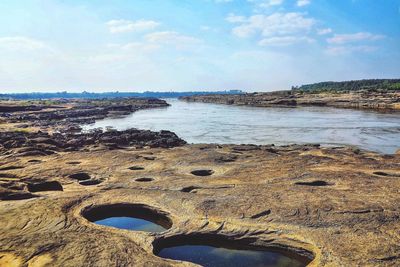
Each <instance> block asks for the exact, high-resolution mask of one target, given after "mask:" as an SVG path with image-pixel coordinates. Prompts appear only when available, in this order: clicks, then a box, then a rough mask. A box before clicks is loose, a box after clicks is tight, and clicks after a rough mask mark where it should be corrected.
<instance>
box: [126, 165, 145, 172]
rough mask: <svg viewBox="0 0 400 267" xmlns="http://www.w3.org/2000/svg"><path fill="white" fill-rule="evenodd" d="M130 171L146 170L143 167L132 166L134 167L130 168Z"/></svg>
mask: <svg viewBox="0 0 400 267" xmlns="http://www.w3.org/2000/svg"><path fill="white" fill-rule="evenodd" d="M128 169H130V170H131V171H142V170H144V167H142V166H132V167H129V168H128Z"/></svg>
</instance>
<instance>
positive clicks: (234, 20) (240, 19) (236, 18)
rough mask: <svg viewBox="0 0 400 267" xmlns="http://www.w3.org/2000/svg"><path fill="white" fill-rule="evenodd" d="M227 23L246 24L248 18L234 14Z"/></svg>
mask: <svg viewBox="0 0 400 267" xmlns="http://www.w3.org/2000/svg"><path fill="white" fill-rule="evenodd" d="M225 20H226V21H228V22H230V23H240V22H245V21H246V17H244V16H237V15H235V14H233V13H230V14H229V15H228V16H227V17H226V18H225Z"/></svg>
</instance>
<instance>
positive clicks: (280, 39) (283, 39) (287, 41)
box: [258, 36, 315, 46]
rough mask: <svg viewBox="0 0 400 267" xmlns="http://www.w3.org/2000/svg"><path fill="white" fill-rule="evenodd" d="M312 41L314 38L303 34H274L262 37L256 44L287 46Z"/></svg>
mask: <svg viewBox="0 0 400 267" xmlns="http://www.w3.org/2000/svg"><path fill="white" fill-rule="evenodd" d="M314 41H315V40H314V39H311V38H309V37H305V36H276V37H269V38H264V39H262V40H261V41H259V42H258V44H259V45H261V46H287V45H292V44H296V43H301V42H306V43H312V42H314Z"/></svg>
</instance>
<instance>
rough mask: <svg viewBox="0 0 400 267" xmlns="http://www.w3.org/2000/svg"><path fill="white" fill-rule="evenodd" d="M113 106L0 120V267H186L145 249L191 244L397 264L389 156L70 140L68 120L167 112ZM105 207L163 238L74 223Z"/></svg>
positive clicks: (148, 138)
mask: <svg viewBox="0 0 400 267" xmlns="http://www.w3.org/2000/svg"><path fill="white" fill-rule="evenodd" d="M113 101H115V102H109V103H108V104H107V102H102V101H100V102H97V103H95V104H93V103H91V105H92V107H91V108H83V107H87V105H88V104H87V103H85V102H84V101H83V103H85V104H83V103H82V102H81V103H78V102H79V101H78V102H74V103H64V104H62V103H47V104H44V105H42V106H39V107H38V106H37V105H36V104H37V103H36V104H35V105H36V106H35V108H34V109H35V110H32V107H30V108H29V110H27V109H25V110H21V107H19V108H14V110H8V112H6V113H2V117H1V118H2V122H3V123H2V124H0V126H1V127H3V129H7V130H6V131H5V130H2V131H1V132H0V217H1V218H2V219H1V220H0V266H194V265H193V264H190V263H184V262H177V261H172V260H167V259H163V258H160V257H158V256H156V255H155V254H156V253H155V252H156V251H157V250H158V249H159V248H160V246H161V245H162V244H165V243H168V242H171V241H170V240H177V239H183V240H185V239H186V240H190V239H193V238H199V237H207V239H209V240H215V242H218V240H225V241H226V240H228V241H229V242H230V243H235V242H237V243H238V244H242V245H243V246H251V247H257V248H258V249H266V250H269V249H270V250H273V251H276V250H278V251H280V252H284V253H289V254H290V255H296V256H298V257H301V258H307V259H308V260H307V261H308V262H310V261H311V263H310V265H309V266H398V265H399V264H400V255H399V246H398V244H399V240H400V236H399V233H400V208H399V205H398V203H400V191H399V188H400V171H399V166H400V154H394V155H381V154H377V153H373V152H368V151H363V150H359V149H355V148H351V147H341V148H339V147H336V148H335V147H330V148H322V147H320V146H318V145H291V146H281V147H277V146H273V145H269V146H255V145H240V146H236V145H207V144H204V145H188V144H185V142H184V141H183V140H181V139H180V138H179V137H177V136H176V135H175V134H174V133H172V132H169V131H161V132H151V131H145V130H137V129H130V130H126V131H115V130H108V131H101V130H94V131H91V132H87V133H82V132H80V130H79V127H78V126H79V123H78V122H84V123H88V122H91V121H92V120H95V119H96V118H104V117H108V116H113V115H114V111H117V114H118V115H120V114H128V113H130V112H132V111H133V110H137V109H139V108H140V107H141V108H151V107H160V106H165V104H166V103H164V102H162V101H159V100H140V101H141V102H135V101H139V100H135V99H131V100H124V101H129V102H130V104H127V103H125V104H127V105H128V106H129V107H126V105H125V104H123V105H121V100H120V101H118V100H113ZM134 102H135V103H136V104H135V105H133V103H134ZM110 103H114V104H112V105H111V106H113V107H111V106H110ZM130 105H132V106H130ZM15 109H17V110H15ZM86 111H87V112H86ZM95 111H99V114H100V115H99V114H97V112H95ZM71 119H72V122H71ZM21 125H26V127H22V128H20V127H18V126H21ZM39 130H40V131H39ZM115 207H125V208H135V207H136V208H137V207H139V208H140V209H142V210H144V211H151V214H155V215H154V216H157V215H159V216H162V217H163V218H164V219H167V221H168V229H167V230H166V231H164V232H160V233H147V232H138V231H129V230H121V229H116V228H111V227H106V226H100V225H96V224H94V223H92V222H90V220H88V219H86V218H87V216H88V215H87V214H88V213H90V212H92V213H93V212H94V211H96V210H100V211H101V212H103V213H105V214H106V213H108V212H111V210H110V209H113V208H115ZM111 213H112V212H111ZM97 215H102V214H97ZM100 217H101V216H100ZM155 219H157V218H155Z"/></svg>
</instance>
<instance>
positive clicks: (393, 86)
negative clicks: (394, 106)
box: [292, 79, 400, 93]
mask: <svg viewBox="0 0 400 267" xmlns="http://www.w3.org/2000/svg"><path fill="white" fill-rule="evenodd" d="M392 90H395V91H397V90H400V79H379V80H378V79H374V80H358V81H345V82H322V83H314V84H306V85H302V86H300V87H299V86H293V87H292V91H296V92H307V93H321V92H332V93H335V92H340V93H343V92H351V91H369V92H374V91H375V92H378V91H392Z"/></svg>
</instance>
